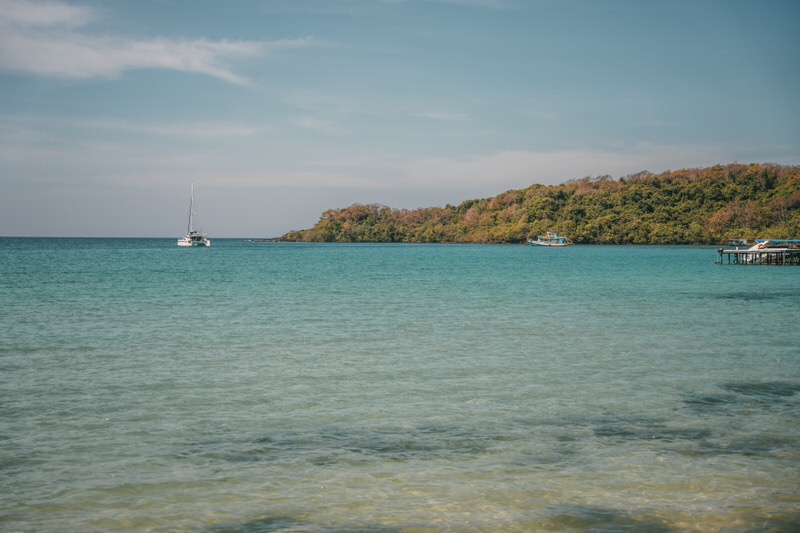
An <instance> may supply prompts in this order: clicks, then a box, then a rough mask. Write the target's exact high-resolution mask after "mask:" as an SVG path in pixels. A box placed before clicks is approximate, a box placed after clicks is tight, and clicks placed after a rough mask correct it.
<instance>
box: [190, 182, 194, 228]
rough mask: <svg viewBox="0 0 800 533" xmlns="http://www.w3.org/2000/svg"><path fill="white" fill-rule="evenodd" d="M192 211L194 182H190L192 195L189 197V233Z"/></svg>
mask: <svg viewBox="0 0 800 533" xmlns="http://www.w3.org/2000/svg"><path fill="white" fill-rule="evenodd" d="M193 211H194V182H192V195H191V196H190V197H189V235H191V234H192V215H193V214H194V213H193Z"/></svg>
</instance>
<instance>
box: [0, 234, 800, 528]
mask: <svg viewBox="0 0 800 533" xmlns="http://www.w3.org/2000/svg"><path fill="white" fill-rule="evenodd" d="M715 260H716V251H715V249H714V248H709V247H592V246H574V247H570V248H563V249H541V248H532V247H527V246H460V245H457V246H454V245H442V246H438V245H309V244H276V243H268V244H267V243H252V242H247V241H237V240H230V241H226V240H219V239H217V240H214V244H213V247H212V248H209V249H179V248H177V246H175V243H174V239H164V240H145V239H142V240H136V239H131V240H104V239H86V240H81V239H10V238H6V239H0V304H1V306H0V530H2V531H204V532H215V533H219V532H227V531H238V532H257V531H258V532H273V531H275V532H283V531H292V532H294V531H308V532H341V531H377V532H392V533H394V532H427V531H453V532H461V531H559V532H561V531H603V532H610V531H649V532H667V531H725V532H752V531H787V532H788V531H797V530H798V529H799V528H800V511H799V510H798V509H800V494H799V493H798V487H800V416H799V415H800V349H799V347H800V344H798V341H800V337H798V332H800V268H797V267H766V266H764V267H757V266H727V265H716V264H714V262H715Z"/></svg>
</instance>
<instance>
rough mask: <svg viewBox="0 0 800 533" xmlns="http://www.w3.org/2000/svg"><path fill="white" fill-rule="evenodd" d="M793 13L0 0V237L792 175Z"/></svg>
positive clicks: (116, 232)
mask: <svg viewBox="0 0 800 533" xmlns="http://www.w3.org/2000/svg"><path fill="white" fill-rule="evenodd" d="M798 23H800V2H797V1H796V0H758V1H756V0H647V1H645V0H236V1H230V2H229V1H224V2H223V1H217V0H214V1H211V0H102V1H101V0H85V1H84V0H74V1H72V0H48V1H38V0H0V235H5V236H67V237H71V236H76V237H77V236H86V237H106V236H107V237H111V236H119V237H178V236H180V235H182V234H183V233H185V230H186V224H187V217H188V204H189V194H190V188H191V183H192V182H193V183H194V187H195V205H196V212H197V224H196V226H197V227H199V228H200V229H202V230H203V231H205V232H206V233H207V234H208V235H209V236H210V237H212V238H213V237H246V238H247V237H275V236H279V235H282V234H284V233H286V232H287V231H290V230H298V229H305V228H310V227H312V226H313V225H314V224H315V223H316V222H317V221H318V220H319V217H320V215H321V214H322V213H323V212H324V211H325V210H327V209H333V208H343V207H347V206H350V205H352V204H356V203H360V204H372V203H377V204H382V205H387V206H390V207H395V208H407V209H414V208H419V207H433V206H444V205H446V204H452V205H457V204H459V203H461V202H462V201H464V200H468V199H475V198H486V197H491V196H495V195H497V194H500V193H502V192H505V191H507V190H510V189H522V188H525V187H528V186H530V185H532V184H536V183H538V184H545V185H551V184H559V183H563V182H566V181H569V180H572V179H579V178H582V177H585V176H592V177H595V176H603V175H610V176H612V177H614V178H619V177H622V176H625V175H629V174H633V173H636V172H640V171H643V170H648V171H651V172H656V173H658V172H664V171H667V170H677V169H681V168H696V167H705V166H710V165H714V164H727V163H733V162H739V163H754V162H760V163H777V164H785V165H797V164H800V97H798V94H800V92H798V89H800V32H798V31H797V27H798Z"/></svg>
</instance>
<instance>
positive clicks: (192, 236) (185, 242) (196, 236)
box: [178, 182, 211, 246]
mask: <svg viewBox="0 0 800 533" xmlns="http://www.w3.org/2000/svg"><path fill="white" fill-rule="evenodd" d="M178 246H211V239H209V238H208V237H206V236H205V235H203V233H202V232H200V231H196V230H195V229H194V182H192V196H191V197H190V199H189V230H188V233H187V234H186V235H184V236H183V237H181V238H180V239H178Z"/></svg>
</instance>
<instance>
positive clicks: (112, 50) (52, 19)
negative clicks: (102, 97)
mask: <svg viewBox="0 0 800 533" xmlns="http://www.w3.org/2000/svg"><path fill="white" fill-rule="evenodd" d="M96 19H97V14H96V12H94V11H92V10H91V9H89V8H86V7H78V6H72V5H69V4H64V3H61V2H27V1H22V0H0V69H3V70H9V71H16V72H25V73H29V74H34V75H39V76H52V77H63V78H115V77H118V76H119V75H120V74H121V73H123V72H125V71H127V70H133V69H151V68H154V69H169V70H177V71H182V72H193V73H197V74H204V75H207V76H211V77H214V78H218V79H220V80H223V81H226V82H229V83H235V84H246V83H247V80H246V78H244V77H243V76H240V75H238V74H236V73H235V72H234V71H233V70H232V68H231V66H232V63H233V62H235V61H236V60H239V59H243V58H248V57H254V56H259V55H263V54H266V53H268V52H269V51H272V50H276V49H280V48H292V47H299V46H304V45H307V44H308V43H309V41H308V40H307V39H297V40H292V39H289V40H279V41H274V42H264V41H227V40H223V41H210V40H207V39H172V38H155V39H147V40H141V39H138V40H137V39H130V38H125V37H116V36H107V35H95V34H92V33H91V32H89V30H88V29H87V27H86V26H87V25H88V24H89V23H90V22H92V21H95V20H96Z"/></svg>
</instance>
